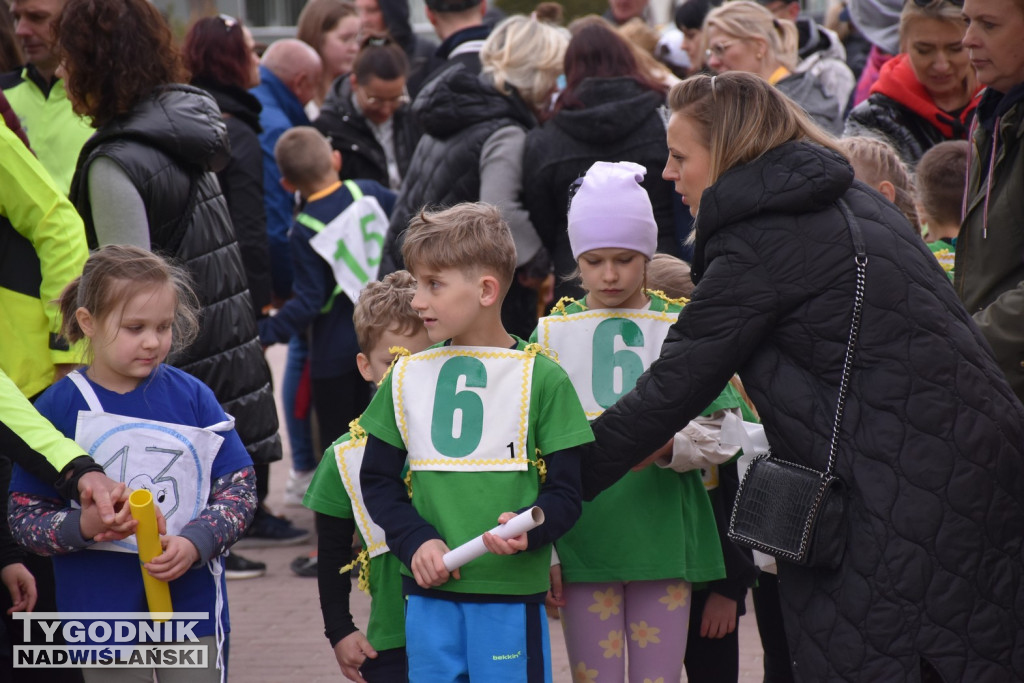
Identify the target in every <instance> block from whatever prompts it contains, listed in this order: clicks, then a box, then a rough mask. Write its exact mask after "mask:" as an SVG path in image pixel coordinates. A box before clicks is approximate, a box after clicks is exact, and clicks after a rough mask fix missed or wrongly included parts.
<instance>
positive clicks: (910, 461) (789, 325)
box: [583, 142, 1024, 683]
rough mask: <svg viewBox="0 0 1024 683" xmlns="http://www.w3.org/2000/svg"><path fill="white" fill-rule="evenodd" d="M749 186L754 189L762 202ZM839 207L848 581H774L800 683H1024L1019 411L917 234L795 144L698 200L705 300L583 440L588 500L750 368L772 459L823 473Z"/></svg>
mask: <svg viewBox="0 0 1024 683" xmlns="http://www.w3.org/2000/svg"><path fill="white" fill-rule="evenodd" d="M752 188H753V191H752ZM840 199H843V200H844V201H845V202H846V203H847V204H848V206H849V207H850V210H851V211H852V213H853V215H854V216H855V221H856V224H857V226H858V227H859V229H860V232H861V234H862V236H863V240H864V243H865V245H866V250H867V273H866V283H865V287H866V289H865V297H864V305H863V313H862V322H861V327H860V334H859V337H858V338H857V341H856V347H855V354H854V357H853V366H852V373H851V377H850V385H849V393H848V396H847V399H846V409H845V416H844V420H843V422H842V428H841V432H840V440H839V452H838V457H837V460H836V474H837V475H838V476H839V477H840V478H841V479H842V481H843V482H844V484H845V487H846V488H845V491H846V493H845V499H846V513H845V524H846V547H845V552H844V555H843V558H842V562H841V564H840V566H839V567H838V568H837V569H836V570H826V569H812V568H806V567H799V566H796V565H792V564H788V563H785V562H780V563H779V591H780V597H781V603H782V608H783V617H784V622H785V628H786V635H787V638H788V641H789V648H790V653H791V655H792V660H793V663H794V669H793V670H794V674H795V677H796V679H797V680H799V681H808V682H812V681H813V682H815V683H820V682H824V681H865V682H871V683H875V682H877V681H910V682H916V681H919V680H920V668H921V659H922V658H923V659H927V660H928V661H929V662H930V663H931V665H932V666H933V667H934V668H935V669H936V670H937V671H938V673H939V674H940V675H941V676H942V679H943V680H945V681H993V682H994V681H1010V680H1022V679H1024V554H1022V550H1024V536H1022V534H1021V532H1020V530H1021V529H1024V407H1022V406H1021V404H1020V402H1019V401H1018V400H1017V399H1016V397H1015V396H1014V395H1013V392H1012V391H1011V389H1010V387H1009V386H1008V384H1007V383H1006V380H1005V379H1004V378H1003V376H1002V372H1001V371H1000V369H999V368H998V367H997V365H996V363H995V361H994V360H993V358H992V356H991V353H990V351H989V348H988V346H987V344H986V343H985V341H984V339H983V338H982V337H981V335H980V333H979V331H978V328H977V327H976V326H975V324H974V322H973V321H972V320H971V317H970V316H969V315H968V314H967V311H965V310H964V308H963V306H962V305H961V304H960V303H959V301H958V300H957V297H956V293H955V292H954V291H953V288H952V287H950V286H949V281H948V279H947V278H946V276H945V274H944V273H943V271H942V269H941V267H939V265H938V263H937V262H936V260H935V258H934V257H933V256H932V255H931V253H930V252H929V251H928V250H927V248H926V247H925V245H924V243H923V242H922V241H921V239H920V237H918V236H917V235H916V234H915V233H914V231H913V230H912V229H911V227H910V225H909V224H908V223H907V221H906V219H905V218H903V216H902V215H901V214H900V213H899V212H898V210H897V209H896V208H895V207H893V206H892V205H891V204H889V203H888V202H886V201H885V200H884V199H883V198H882V197H881V196H880V195H879V194H878V193H876V192H874V191H873V190H870V189H869V188H867V186H865V185H864V184H862V183H860V182H854V181H853V171H852V169H851V168H850V166H849V164H848V163H847V162H846V161H845V160H844V159H842V157H840V156H839V155H838V154H837V153H834V152H832V151H829V150H826V149H823V148H821V147H818V146H815V145H812V144H810V143H805V142H791V143H787V144H784V145H781V146H779V147H778V148H776V149H773V150H770V151H768V152H767V153H765V154H763V155H762V156H760V157H758V158H757V159H755V160H754V161H752V162H750V163H748V164H745V165H742V166H738V167H735V168H732V169H730V170H729V171H727V172H725V173H724V174H723V175H722V176H721V177H720V178H719V179H718V181H717V182H716V183H715V184H714V185H712V186H711V187H709V188H708V189H707V190H705V192H704V193H703V196H702V198H701V202H700V210H699V213H698V216H697V219H696V234H697V242H696V249H695V256H694V263H693V275H694V280H695V281H696V282H697V287H696V289H695V290H694V292H693V297H692V300H691V302H690V303H689V304H688V305H687V306H686V307H685V308H684V309H683V312H682V313H681V314H680V316H679V320H678V322H677V323H676V324H675V325H674V326H673V328H672V329H671V330H670V331H669V334H668V337H667V338H666V340H665V344H664V346H663V348H662V355H661V358H660V359H659V360H657V361H655V363H654V364H653V365H652V366H651V367H650V369H649V370H648V372H646V373H645V374H644V375H643V376H642V377H641V378H640V379H639V381H638V382H637V385H636V388H635V389H634V390H633V391H632V392H630V393H629V394H627V395H626V396H624V397H623V398H622V399H621V400H620V401H619V402H618V403H617V404H616V405H615V406H613V407H612V408H610V409H609V410H607V411H606V412H605V413H604V414H603V415H602V416H601V417H599V418H598V419H597V420H596V421H595V422H594V423H593V430H594V436H595V437H596V442H595V444H594V445H593V446H591V447H590V449H589V452H588V453H586V454H585V455H584V457H586V458H587V467H585V468H584V469H583V483H584V495H585V497H587V498H590V497H592V496H594V495H595V494H596V493H597V492H599V491H600V490H601V488H602V487H604V486H606V485H607V484H608V483H610V482H611V481H614V479H615V478H616V477H617V476H619V475H620V474H622V473H624V472H625V471H627V470H628V468H629V467H630V466H631V465H633V464H636V463H637V462H639V461H640V460H642V459H643V458H644V457H646V456H647V455H648V454H650V453H651V452H653V451H655V450H656V449H657V448H658V447H659V446H661V445H662V444H664V443H665V441H666V440H667V439H668V438H669V437H670V436H671V434H672V433H673V432H674V431H675V430H677V429H679V428H680V427H682V426H683V425H684V424H685V423H686V422H687V421H688V420H690V419H692V418H693V417H695V416H696V415H698V414H699V413H700V411H701V410H702V409H703V406H705V405H707V404H708V403H709V402H710V401H711V399H712V398H714V396H715V395H716V392H718V391H721V389H722V387H723V386H724V385H725V383H726V382H727V381H728V380H729V378H730V377H731V375H732V374H733V373H734V372H737V371H738V372H739V375H740V377H741V378H742V380H743V384H744V387H745V388H746V390H747V392H748V393H749V395H750V397H751V399H752V400H753V402H754V404H755V405H756V406H757V409H758V411H759V413H760V417H761V419H762V422H763V424H764V428H765V431H766V434H767V436H768V441H769V443H770V444H771V446H772V450H773V452H774V453H775V455H776V456H779V457H783V458H785V459H787V460H791V461H793V462H795V463H798V464H800V465H803V466H805V467H811V468H815V469H817V470H818V471H822V470H824V469H825V466H826V463H827V460H828V451H829V441H830V437H831V433H832V423H833V420H834V418H835V410H836V398H837V395H838V391H839V388H838V385H839V378H840V375H841V370H842V365H843V357H844V355H845V351H846V346H847V342H848V339H849V334H850V320H851V313H852V310H853V301H854V290H855V286H856V285H855V282H856V280H855V270H856V266H855V262H854V249H853V246H852V240H851V231H850V230H849V229H848V227H847V225H846V222H845V220H844V217H843V213H842V212H841V210H840V208H839V206H838V205H837V201H838V200H840Z"/></svg>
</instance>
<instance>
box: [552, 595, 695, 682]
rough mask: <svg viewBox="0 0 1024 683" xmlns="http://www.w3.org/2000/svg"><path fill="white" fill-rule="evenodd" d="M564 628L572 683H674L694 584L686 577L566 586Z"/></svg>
mask: <svg viewBox="0 0 1024 683" xmlns="http://www.w3.org/2000/svg"><path fill="white" fill-rule="evenodd" d="M563 591H564V596H565V603H566V606H565V607H563V608H562V612H561V614H562V630H563V631H564V632H565V645H566V649H567V650H568V651H569V663H570V666H571V667H572V675H573V682H574V683H607V682H609V681H610V682H612V683H624V682H625V681H626V680H627V678H626V665H625V663H624V662H623V656H624V655H627V654H628V657H627V662H628V667H629V678H628V680H629V681H630V682H631V683H676V682H677V681H678V680H679V679H680V677H681V675H682V671H683V655H684V654H685V653H686V633H687V629H688V627H689V620H690V584H689V583H687V582H686V581H683V580H682V579H663V580H660V581H631V582H629V583H567V584H565V586H564V587H563Z"/></svg>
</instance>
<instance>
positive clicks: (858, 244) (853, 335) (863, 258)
mask: <svg viewBox="0 0 1024 683" xmlns="http://www.w3.org/2000/svg"><path fill="white" fill-rule="evenodd" d="M838 204H839V208H840V210H841V211H842V212H843V217H844V218H845V219H846V226H847V228H849V230H850V238H851V239H852V240H853V250H854V252H855V254H854V257H853V258H854V262H855V263H856V264H857V283H856V287H855V289H854V296H853V314H852V315H851V317H850V336H849V339H848V340H847V342H846V357H845V358H844V359H843V374H842V376H841V377H840V379H839V398H838V399H837V400H836V418H835V422H833V424H832V442H831V443H830V444H829V449H828V468H827V469H826V470H825V476H826V477H830V476H832V472H833V470H834V469H835V465H836V456H837V455H838V454H839V428H840V426H841V425H842V423H843V412H844V410H845V408H846V392H847V391H848V390H849V388H850V366H851V365H852V364H853V352H854V349H855V348H856V346H857V336H858V335H859V334H860V316H861V311H862V310H863V308H864V280H865V274H866V271H867V265H868V255H867V250H866V249H865V248H864V235H863V234H862V233H861V230H860V225H858V224H857V219H856V218H855V217H854V215H853V212H852V211H850V207H849V206H848V205H847V204H846V202H844V201H843V200H842V199H840V200H839V202H838Z"/></svg>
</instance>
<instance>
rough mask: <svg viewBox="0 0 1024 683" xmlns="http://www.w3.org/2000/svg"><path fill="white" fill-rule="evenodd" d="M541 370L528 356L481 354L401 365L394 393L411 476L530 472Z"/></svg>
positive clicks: (433, 353)
mask: <svg viewBox="0 0 1024 683" xmlns="http://www.w3.org/2000/svg"><path fill="white" fill-rule="evenodd" d="M533 363H534V357H533V356H532V355H530V354H527V353H525V352H523V351H513V350H511V349H509V350H500V349H495V348H492V347H475V346H449V347H445V348H438V349H431V350H429V351H424V352H423V353H418V354H415V355H412V356H403V357H401V358H399V359H398V361H397V362H396V363H395V366H394V368H392V370H391V372H392V387H393V393H394V403H395V415H396V416H397V417H398V428H399V429H400V430H401V432H402V439H403V440H404V441H405V444H406V450H407V451H408V452H409V469H411V470H436V471H452V472H489V471H491V472H493V471H499V472H500V471H506V472H510V471H519V470H525V469H527V468H528V467H529V458H528V457H527V451H526V435H527V426H528V422H529V414H530V390H531V386H532V382H533Z"/></svg>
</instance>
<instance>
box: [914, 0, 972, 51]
mask: <svg viewBox="0 0 1024 683" xmlns="http://www.w3.org/2000/svg"><path fill="white" fill-rule="evenodd" d="M961 5H962V3H961ZM918 19H935V20H937V21H944V22H947V23H950V24H956V25H957V26H958V27H960V28H962V29H964V30H965V31H966V26H965V25H964V18H963V14H962V11H961V6H958V5H954V4H953V3H952V2H948V1H947V0H933V1H932V2H931V3H929V4H927V5H925V6H924V7H921V6H920V5H918V4H917V3H916V2H910V1H909V0H908V2H905V3H904V4H903V10H902V11H901V12H900V52H906V51H907V46H906V45H905V41H906V39H907V30H908V29H909V28H910V24H912V23H913V22H914V21H916V20H918Z"/></svg>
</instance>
